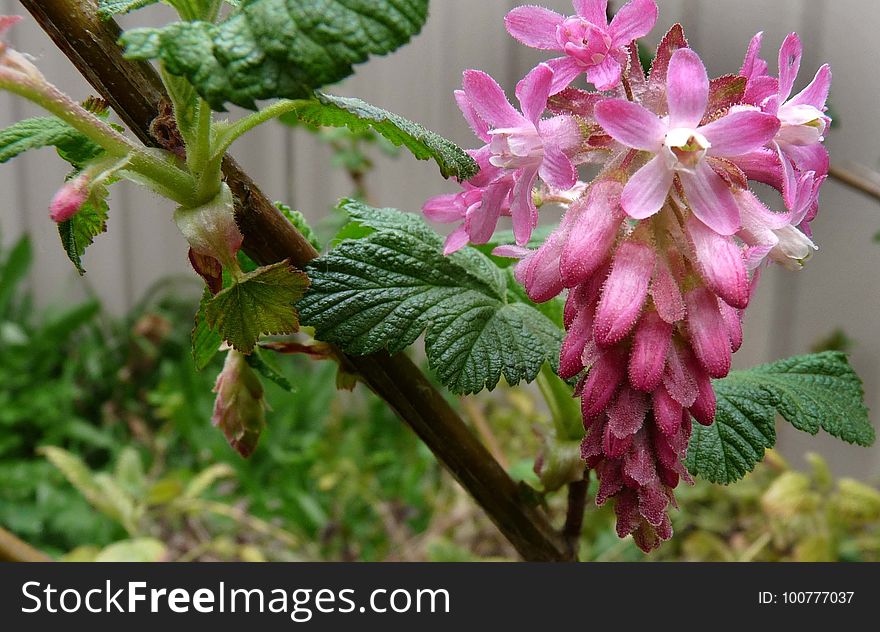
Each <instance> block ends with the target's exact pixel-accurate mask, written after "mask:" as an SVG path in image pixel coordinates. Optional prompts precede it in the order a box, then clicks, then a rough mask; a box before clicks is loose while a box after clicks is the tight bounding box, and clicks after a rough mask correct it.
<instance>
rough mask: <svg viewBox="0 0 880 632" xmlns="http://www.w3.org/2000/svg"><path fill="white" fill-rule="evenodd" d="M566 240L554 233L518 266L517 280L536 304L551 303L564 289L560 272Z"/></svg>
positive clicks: (516, 271) (516, 270)
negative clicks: (560, 257)
mask: <svg viewBox="0 0 880 632" xmlns="http://www.w3.org/2000/svg"><path fill="white" fill-rule="evenodd" d="M564 238H565V237H564V235H562V234H560V233H559V232H556V233H554V234H553V235H551V236H550V237H549V238H548V239H547V241H545V242H544V244H543V245H542V246H541V247H540V248H538V249H537V250H536V251H535V252H533V253H532V254H530V255H529V256H527V257H526V258H525V259H523V260H522V261H520V262H519V263H518V264H517V265H516V269H515V274H516V278H517V280H518V281H519V282H520V283H522V284H523V286H524V287H525V288H526V293H527V294H528V295H529V298H530V299H532V300H533V301H535V302H536V303H544V302H546V301H549V300H550V299H552V298H555V297H556V296H559V293H560V292H562V290H563V289H564V287H563V285H562V275H561V274H560V272H559V255H560V254H561V252H562V244H563V241H564Z"/></svg>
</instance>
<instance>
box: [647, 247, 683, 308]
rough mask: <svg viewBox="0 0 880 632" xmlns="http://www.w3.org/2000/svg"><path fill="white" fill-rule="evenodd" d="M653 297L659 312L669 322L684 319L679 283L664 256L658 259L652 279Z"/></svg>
mask: <svg viewBox="0 0 880 632" xmlns="http://www.w3.org/2000/svg"><path fill="white" fill-rule="evenodd" d="M651 298H652V299H653V300H654V307H656V308H657V313H658V314H659V315H660V318H662V319H663V320H664V321H666V322H667V323H670V324H672V323H676V322H678V321H680V320H684V315H685V309H684V299H683V298H682V297H681V290H679V288H678V283H676V282H675V279H674V278H673V276H672V271H671V270H670V269H669V265H668V264H667V263H666V261H664V260H663V258H662V257H660V258H658V259H657V267H656V269H655V270H654V278H653V280H652V281H651Z"/></svg>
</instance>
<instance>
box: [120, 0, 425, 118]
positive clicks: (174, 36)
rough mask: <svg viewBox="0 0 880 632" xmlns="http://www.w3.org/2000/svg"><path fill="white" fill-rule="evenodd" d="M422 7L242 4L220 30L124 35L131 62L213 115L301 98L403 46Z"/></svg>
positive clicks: (248, 0)
mask: <svg viewBox="0 0 880 632" xmlns="http://www.w3.org/2000/svg"><path fill="white" fill-rule="evenodd" d="M427 17H428V0H244V1H243V2H241V6H240V8H239V9H238V10H236V11H235V12H233V13H232V14H231V15H230V16H229V17H227V18H226V19H225V20H223V21H222V22H220V23H219V24H211V23H208V22H177V23H174V24H170V25H168V26H166V27H163V28H158V29H156V28H146V29H134V30H131V31H128V32H127V33H125V34H124V35H123V38H122V42H123V44H124V45H125V47H126V54H127V55H128V56H129V57H130V58H131V59H140V60H151V59H159V60H161V61H162V62H163V64H164V66H165V68H166V70H167V71H168V72H170V73H171V74H174V75H180V76H184V77H186V78H187V79H188V80H189V81H190V83H192V84H193V86H194V87H195V88H196V90H197V91H198V92H199V94H200V95H201V96H202V97H203V98H204V99H205V100H207V101H208V103H210V104H211V106H212V107H213V108H214V109H215V110H223V109H224V105H225V104H226V103H227V102H231V103H235V104H236V105H240V106H243V107H246V108H250V109H255V108H256V105H255V102H256V101H257V100H260V99H270V98H277V97H286V98H290V99H301V98H308V97H310V96H311V95H312V92H313V91H314V90H315V89H317V88H320V87H321V86H325V85H328V84H332V83H336V82H337V81H340V80H342V79H344V78H345V77H347V76H349V75H350V74H351V73H352V72H353V68H352V66H353V65H354V64H359V63H362V62H364V61H366V60H367V59H368V57H369V56H370V55H384V54H386V53H390V52H391V51H393V50H395V49H397V48H399V47H400V46H402V45H404V44H406V43H407V42H408V41H409V40H410V39H411V38H412V37H413V36H414V35H416V34H417V33H418V32H419V31H420V30H421V28H422V26H423V25H424V23H425V20H426V19H427Z"/></svg>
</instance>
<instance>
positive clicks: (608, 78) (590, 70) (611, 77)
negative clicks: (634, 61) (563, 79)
mask: <svg viewBox="0 0 880 632" xmlns="http://www.w3.org/2000/svg"><path fill="white" fill-rule="evenodd" d="M621 74H623V64H621V62H620V61H619V60H618V59H617V56H615V54H614V53H613V52H611V53H608V54H607V55H605V59H603V60H602V63H600V64H598V65H596V66H588V67H587V81H589V82H590V83H592V84H593V85H594V86H596V88H597V89H598V90H611V89H612V88H614V87H615V86H617V85H618V84H619V83H620V76H621Z"/></svg>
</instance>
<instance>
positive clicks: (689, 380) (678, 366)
mask: <svg viewBox="0 0 880 632" xmlns="http://www.w3.org/2000/svg"><path fill="white" fill-rule="evenodd" d="M691 355H692V354H691V351H690V349H687V348H683V347H678V345H675V344H673V345H672V346H671V347H670V348H669V355H668V356H667V358H666V371H664V372H663V386H664V387H666V392H667V393H669V396H670V397H672V399H674V400H675V401H677V402H678V403H679V404H681V405H682V406H684V407H688V406H692V405H693V403H694V401H695V400H696V399H697V394H698V393H699V389H698V388H697V381H696V379H695V378H694V376H693V375H692V373H691V370H690V368H689V367H688V358H689V357H690V356H691Z"/></svg>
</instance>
